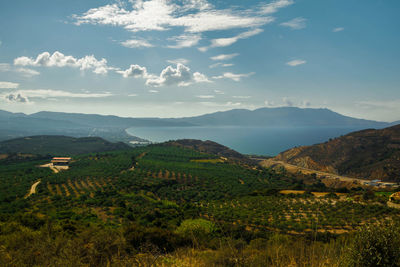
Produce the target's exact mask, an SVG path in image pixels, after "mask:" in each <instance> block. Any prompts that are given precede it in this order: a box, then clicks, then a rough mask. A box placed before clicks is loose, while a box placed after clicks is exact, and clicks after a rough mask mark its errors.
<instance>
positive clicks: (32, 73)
mask: <svg viewBox="0 0 400 267" xmlns="http://www.w3.org/2000/svg"><path fill="white" fill-rule="evenodd" d="M15 72H18V73H20V74H21V75H22V76H25V77H33V76H36V75H39V74H40V72H38V71H36V70H32V69H28V68H16V69H15Z"/></svg>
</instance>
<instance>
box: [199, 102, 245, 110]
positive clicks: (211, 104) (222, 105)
mask: <svg viewBox="0 0 400 267" xmlns="http://www.w3.org/2000/svg"><path fill="white" fill-rule="evenodd" d="M199 104H201V105H204V106H208V107H220V108H232V107H238V106H241V105H242V103H240V102H231V101H228V102H224V103H221V102H211V101H207V102H206V101H202V102H199Z"/></svg>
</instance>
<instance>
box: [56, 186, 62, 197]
mask: <svg viewBox="0 0 400 267" xmlns="http://www.w3.org/2000/svg"><path fill="white" fill-rule="evenodd" d="M55 187H56V191H57V195H59V196H62V195H63V193H62V191H61V188H60V186H59V185H58V184H56V185H55Z"/></svg>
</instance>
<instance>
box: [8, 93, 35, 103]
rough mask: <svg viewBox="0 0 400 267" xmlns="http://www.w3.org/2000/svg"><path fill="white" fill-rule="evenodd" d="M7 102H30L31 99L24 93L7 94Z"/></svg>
mask: <svg viewBox="0 0 400 267" xmlns="http://www.w3.org/2000/svg"><path fill="white" fill-rule="evenodd" d="M4 98H5V99H6V100H7V102H17V103H29V99H28V98H27V97H26V96H23V95H22V94H14V93H11V94H7V95H5V96H4Z"/></svg>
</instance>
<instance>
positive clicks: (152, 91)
mask: <svg viewBox="0 0 400 267" xmlns="http://www.w3.org/2000/svg"><path fill="white" fill-rule="evenodd" d="M158 92H159V91H158V90H149V93H153V94H156V93H158Z"/></svg>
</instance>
